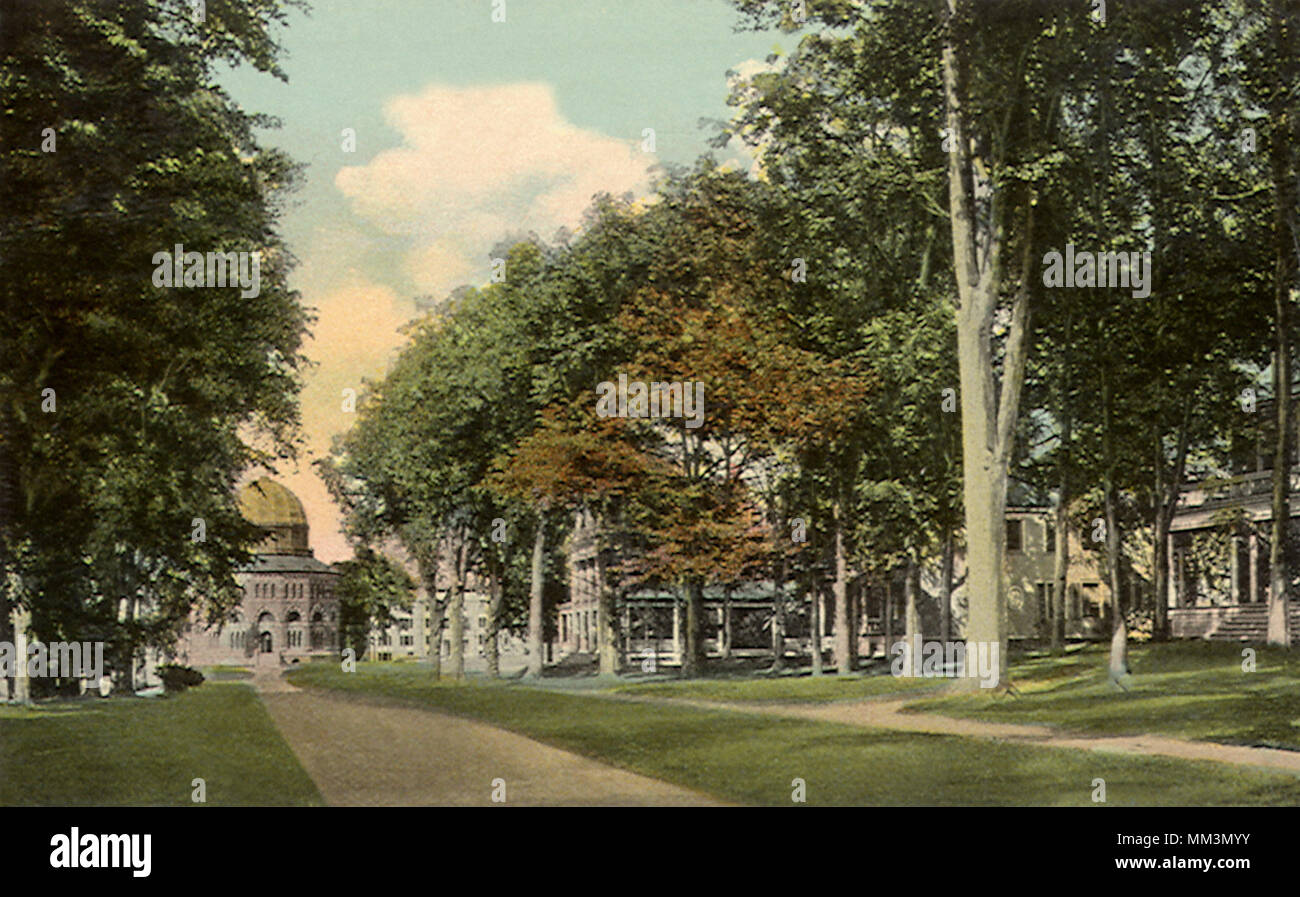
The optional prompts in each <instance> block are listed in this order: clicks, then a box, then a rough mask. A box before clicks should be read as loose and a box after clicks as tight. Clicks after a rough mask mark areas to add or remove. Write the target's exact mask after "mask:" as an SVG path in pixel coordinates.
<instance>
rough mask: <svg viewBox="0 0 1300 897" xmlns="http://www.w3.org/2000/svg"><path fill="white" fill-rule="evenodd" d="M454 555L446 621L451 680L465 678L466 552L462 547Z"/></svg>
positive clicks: (448, 664) (456, 549) (454, 549)
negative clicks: (449, 644)
mask: <svg viewBox="0 0 1300 897" xmlns="http://www.w3.org/2000/svg"><path fill="white" fill-rule="evenodd" d="M452 550H453V551H454V552H455V554H454V557H455V561H454V562H453V564H452V566H453V568H454V571H453V573H454V578H453V580H452V584H451V600H450V601H449V602H448V603H447V616H448V617H450V618H451V619H450V620H448V632H447V637H448V639H449V640H450V641H451V656H450V657H448V658H447V661H448V662H447V672H448V674H449V675H450V676H451V678H452V679H464V678H465V566H466V557H465V554H466V551H467V549H466V548H465V547H464V546H463V545H459V546H455V547H454V548H453V549H452Z"/></svg>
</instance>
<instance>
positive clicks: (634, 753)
mask: <svg viewBox="0 0 1300 897" xmlns="http://www.w3.org/2000/svg"><path fill="white" fill-rule="evenodd" d="M289 678H290V681H291V682H293V683H295V684H297V685H299V686H305V687H320V688H330V689H337V690H341V691H344V692H350V693H354V694H362V695H368V696H373V697H380V698H385V699H390V700H397V701H401V702H403V703H409V704H414V705H417V706H422V707H427V708H430V709H436V710H440V711H445V712H448V713H452V714H455V715H458V716H463V717H469V718H472V719H476V720H481V721H483V722H487V723H491V724H493V725H497V726H500V727H502V728H505V729H509V730H511V731H515V732H519V733H521V734H524V735H527V736H529V737H532V738H535V739H537V740H538V741H541V742H545V743H547V744H551V745H555V746H557V747H561V748H565V749H567V750H570V751H573V752H575V753H579V754H583V755H585V756H588V757H592V758H594V759H598V760H602V761H605V762H607V763H610V764H613V765H616V766H619V767H622V768H624V769H630V770H633V771H635V772H640V773H643V774H645V775H649V776H653V777H655V778H659V779H663V780H665V781H669V782H673V783H676V784H680V785H684V786H687V787H690V788H694V789H697V790H699V791H703V792H706V793H708V794H712V795H715V796H717V797H720V798H724V799H727V800H731V801H734V802H737V803H744V804H767V805H776V806H789V805H790V803H791V781H792V780H793V779H795V778H801V779H803V780H804V781H805V782H806V783H807V798H808V803H810V804H841V805H875V806H880V805H888V806H897V805H910V804H921V805H1052V806H1056V805H1060V806H1065V805H1073V806H1077V805H1086V806H1097V805H1096V804H1093V802H1092V799H1091V794H1092V788H1093V786H1092V780H1093V779H1094V778H1102V779H1105V781H1106V789H1107V804H1108V805H1111V806H1134V805H1137V806H1148V805H1176V806H1177V805H1224V804H1283V805H1290V804H1295V803H1296V802H1297V801H1300V779H1297V778H1295V777H1292V776H1282V775H1274V774H1269V773H1264V772H1255V771H1252V770H1240V769H1236V768H1233V767H1228V766H1224V765H1220V764H1213V763H1192V762H1186V761H1179V760H1171V759H1164V758H1148V757H1129V756H1120V755H1104V754H1094V753H1090V752H1083V751H1070V750H1059V749H1049V748H1039V747H1032V746H1025V745H1012V744H1005V743H997V742H991V741H982V740H976V739H968V738H960V737H953V736H942V735H920V734H912V733H900V732H884V731H875V730H868V729H860V728H856V727H851V726H844V725H838V724H833V723H819V722H812V721H806V720H792V719H781V718H777V717H769V716H760V715H755V714H747V713H741V712H732V711H726V710H716V711H714V710H703V709H699V708H693V707H685V706H672V705H663V704H648V703H643V702H637V701H631V700H619V699H617V698H613V697H600V696H597V695H593V694H584V693H579V692H569V693H565V692H561V691H557V690H549V689H545V690H544V689H537V688H530V687H527V686H523V685H518V684H514V683H505V682H495V683H494V682H479V683H474V682H471V683H459V684H453V683H448V682H445V681H444V682H437V681H434V680H432V679H431V678H430V673H429V671H428V670H427V669H420V668H413V667H411V666H410V665H394V664H360V665H359V666H358V669H357V672H355V673H343V672H342V671H341V670H340V669H339V668H338V667H337V666H336V665H334V664H319V665H311V666H308V667H305V668H303V669H300V670H295V671H294V672H292V673H291V674H290V676H289Z"/></svg>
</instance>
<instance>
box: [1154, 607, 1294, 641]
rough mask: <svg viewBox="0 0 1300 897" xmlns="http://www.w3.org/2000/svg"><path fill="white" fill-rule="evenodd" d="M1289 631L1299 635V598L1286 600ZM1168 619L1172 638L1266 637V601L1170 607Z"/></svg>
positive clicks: (1246, 639) (1217, 639) (1255, 639)
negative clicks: (1220, 605) (1287, 603)
mask: <svg viewBox="0 0 1300 897" xmlns="http://www.w3.org/2000/svg"><path fill="white" fill-rule="evenodd" d="M1288 611H1289V617H1290V619H1289V623H1290V627H1291V632H1292V633H1293V634H1294V635H1295V636H1300V602H1297V601H1292V602H1290V607H1289V608H1288ZM1169 622H1170V629H1171V634H1172V635H1173V637H1174V638H1202V639H1209V640H1211V641H1223V642H1265V641H1267V640H1268V605H1267V604H1265V603H1264V602H1257V603H1253V604H1239V605H1225V606H1223V607H1179V608H1170V610H1169Z"/></svg>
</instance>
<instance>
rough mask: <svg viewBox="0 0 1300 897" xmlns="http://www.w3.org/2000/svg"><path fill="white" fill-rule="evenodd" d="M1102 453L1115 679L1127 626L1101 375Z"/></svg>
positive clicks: (1108, 404)
mask: <svg viewBox="0 0 1300 897" xmlns="http://www.w3.org/2000/svg"><path fill="white" fill-rule="evenodd" d="M1101 396H1102V398H1101V401H1102V415H1103V427H1104V432H1103V433H1102V440H1103V451H1104V452H1105V456H1106V457H1105V463H1106V473H1105V475H1104V477H1103V481H1102V501H1103V503H1104V506H1105V514H1106V567H1107V571H1106V572H1107V574H1108V578H1109V580H1110V604H1111V625H1112V626H1113V637H1112V638H1111V642H1110V675H1111V677H1112V678H1115V679H1118V678H1120V677H1121V676H1124V675H1126V674H1127V673H1128V627H1127V626H1126V624H1125V622H1124V607H1123V590H1122V589H1121V587H1120V569H1119V565H1120V553H1119V521H1118V516H1119V515H1118V513H1117V509H1116V507H1115V444H1114V430H1113V422H1112V419H1111V417H1112V415H1111V412H1112V407H1113V406H1112V400H1113V397H1112V395H1111V391H1110V384H1109V381H1108V380H1107V379H1106V378H1105V377H1104V376H1103V378H1102V383H1101Z"/></svg>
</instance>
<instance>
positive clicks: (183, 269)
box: [153, 243, 262, 299]
mask: <svg viewBox="0 0 1300 897" xmlns="http://www.w3.org/2000/svg"><path fill="white" fill-rule="evenodd" d="M153 263H154V269H153V285H154V286H156V287H167V288H170V287H224V286H232V287H233V286H238V287H240V288H241V292H240V294H239V297H240V298H241V299H256V298H257V296H258V294H259V293H260V292H261V291H262V276H261V275H262V253H260V252H209V253H207V255H206V257H205V255H204V254H203V253H202V252H186V251H185V245H184V244H183V243H177V244H176V247H175V250H174V251H172V252H168V251H167V250H165V249H164V250H163V251H161V252H155V253H154V254H153Z"/></svg>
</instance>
